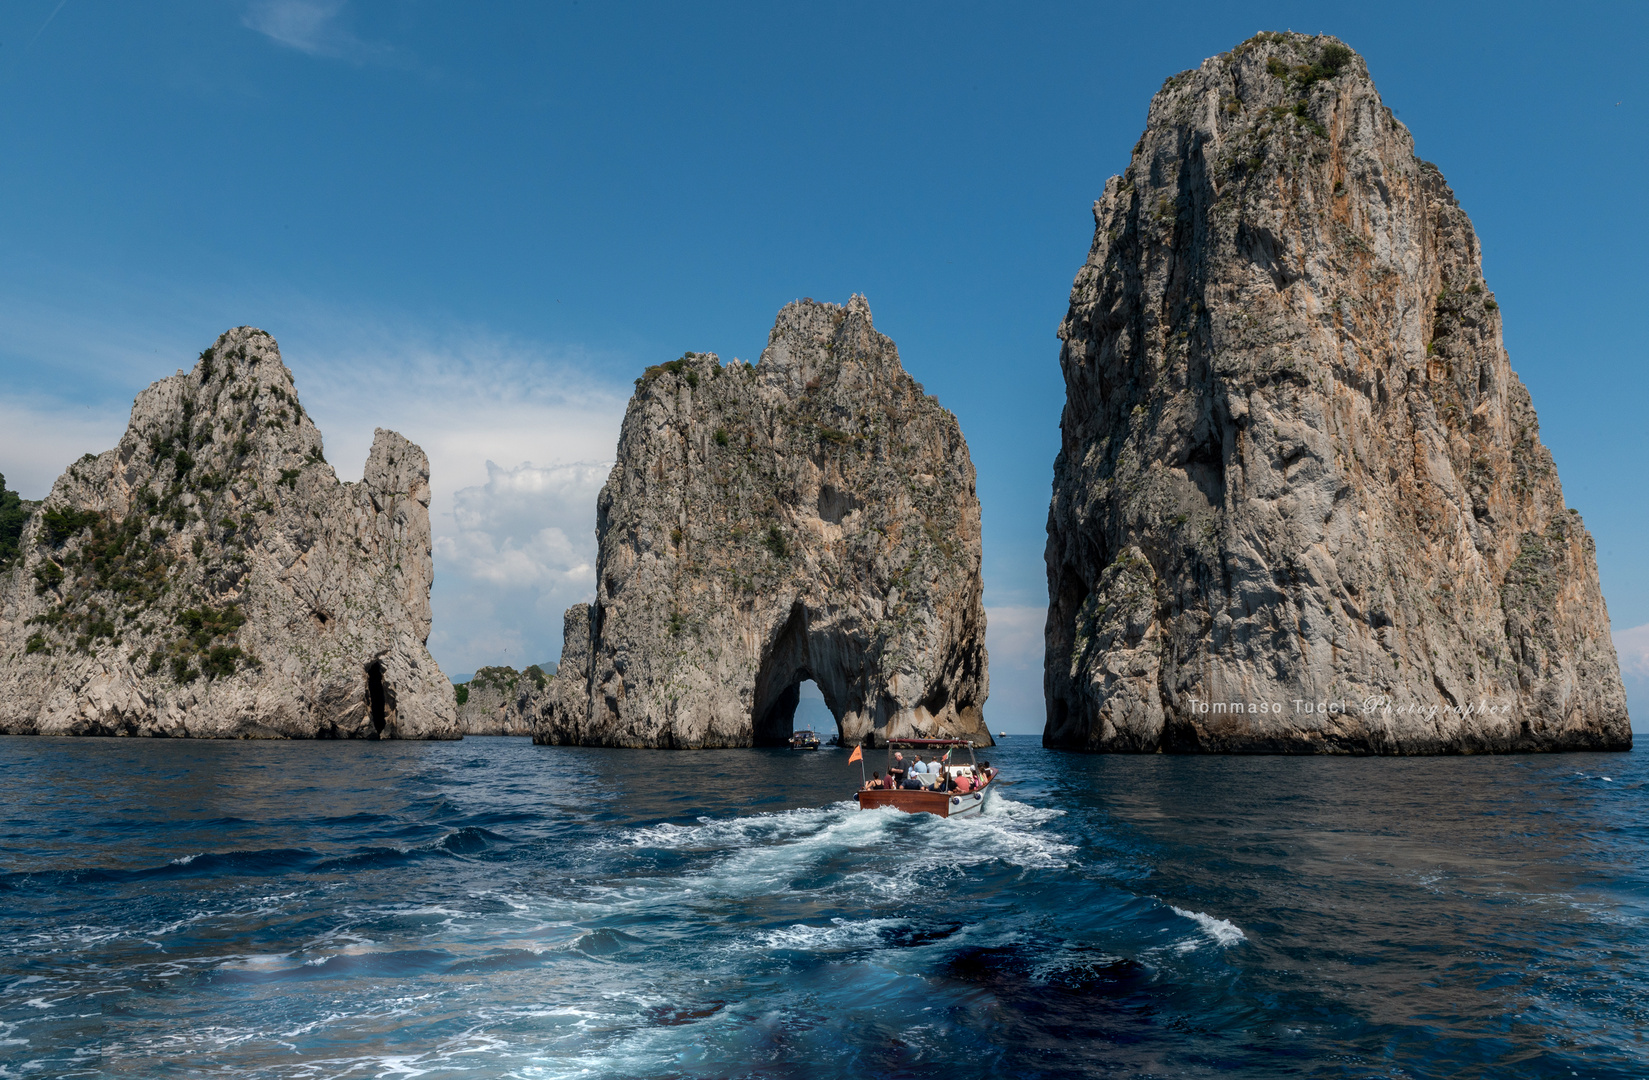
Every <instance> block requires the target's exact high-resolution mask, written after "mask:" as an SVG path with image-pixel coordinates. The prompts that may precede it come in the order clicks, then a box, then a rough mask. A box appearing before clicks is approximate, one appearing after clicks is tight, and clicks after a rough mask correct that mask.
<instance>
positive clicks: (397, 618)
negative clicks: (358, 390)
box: [0, 327, 459, 739]
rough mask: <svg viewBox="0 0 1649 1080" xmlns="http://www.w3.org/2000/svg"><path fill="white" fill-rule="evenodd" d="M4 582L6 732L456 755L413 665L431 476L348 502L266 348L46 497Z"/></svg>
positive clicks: (201, 382)
mask: <svg viewBox="0 0 1649 1080" xmlns="http://www.w3.org/2000/svg"><path fill="white" fill-rule="evenodd" d="M21 541H22V542H21V549H22V550H21V558H20V560H19V562H18V563H17V564H16V565H15V566H14V567H13V568H12V569H11V570H10V571H9V572H8V573H6V574H5V575H3V576H0V730H3V731H5V732H8V733H13V734H41V735H167V736H180V737H193V738H412V739H428V738H457V737H458V735H459V729H458V717H457V712H456V706H455V704H454V699H453V691H452V686H451V684H449V683H448V682H447V680H446V678H445V677H444V676H443V675H442V674H441V669H440V668H439V667H438V666H437V665H436V663H435V660H434V659H433V658H432V657H431V656H430V654H429V650H428V649H427V648H425V642H426V640H427V639H428V637H429V630H430V607H429V590H430V582H431V579H432V575H433V564H432V562H431V558H430V531H429V461H428V459H426V458H425V456H424V452H423V451H422V450H420V449H419V448H418V447H416V446H414V445H413V444H412V443H410V442H408V441H407V440H406V439H403V438H402V437H401V436H399V435H397V434H395V433H394V432H392V431H383V430H379V431H378V432H377V435H376V437H375V438H374V440H373V444H372V451H371V454H370V455H369V456H368V458H367V463H366V468H365V472H364V475H363V477H362V479H361V480H360V482H358V483H352V484H345V483H340V482H339V481H338V478H337V477H336V476H335V475H334V474H333V471H332V468H331V466H330V465H328V464H327V463H326V460H325V458H324V456H323V454H322V451H321V436H320V432H318V431H317V430H316V429H315V426H314V424H312V423H311V422H310V419H309V416H308V415H307V414H306V413H305V412H304V409H303V406H302V405H300V404H299V402H298V397H297V394H296V392H295V390H294V388H293V384H292V373H291V372H290V371H289V370H287V368H286V366H285V365H284V364H282V363H281V358H280V351H279V349H278V348H277V347H276V345H275V341H274V339H273V338H271V337H270V336H269V335H268V334H265V333H264V332H263V331H261V330H255V329H252V328H251V327H240V328H238V329H235V330H231V331H229V332H228V333H226V334H224V335H223V336H222V337H220V338H218V340H217V341H216V342H215V343H214V344H213V346H212V347H211V348H210V349H208V350H206V352H205V353H203V354H202V356H201V359H200V362H199V363H197V364H196V365H195V367H194V370H193V371H191V372H190V373H189V374H187V375H186V374H184V373H182V372H179V373H178V374H177V375H175V376H173V377H171V378H168V379H162V380H161V381H159V382H157V383H155V384H153V385H152V386H150V387H149V388H148V389H147V390H144V391H143V392H142V393H141V394H139V395H138V397H137V401H136V402H135V404H134V405H133V407H132V418H131V425H130V426H129V427H128V428H127V431H126V434H125V436H124V437H122V438H121V440H120V443H119V445H117V446H116V447H115V448H114V449H112V450H109V451H106V452H104V453H103V454H101V455H96V456H94V455H91V454H88V455H86V456H85V457H84V458H82V459H81V460H80V461H79V462H78V463H76V464H75V465H73V466H71V467H70V468H69V470H68V471H67V472H66V473H64V474H63V475H62V476H61V477H59V478H58V480H57V483H56V484H55V485H53V487H52V491H51V494H50V495H49V496H48V497H47V498H46V499H45V501H44V503H43V504H42V506H41V507H40V509H39V510H38V511H36V512H35V513H34V514H33V516H32V517H31V518H30V519H29V522H28V524H27V525H26V526H25V528H24V530H23V535H22V538H21Z"/></svg>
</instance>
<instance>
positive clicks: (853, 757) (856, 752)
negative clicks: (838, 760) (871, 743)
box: [847, 746, 865, 765]
mask: <svg viewBox="0 0 1649 1080" xmlns="http://www.w3.org/2000/svg"><path fill="white" fill-rule="evenodd" d="M864 757H865V748H864V747H862V746H855V747H854V748H853V753H851V754H849V755H848V758H847V763H848V764H849V765H851V764H853V763H854V762H855V761H863V760H864Z"/></svg>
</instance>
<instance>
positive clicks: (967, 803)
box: [853, 784, 996, 817]
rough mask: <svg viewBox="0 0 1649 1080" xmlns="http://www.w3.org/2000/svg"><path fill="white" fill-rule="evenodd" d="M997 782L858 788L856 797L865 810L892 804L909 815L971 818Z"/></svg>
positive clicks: (987, 799)
mask: <svg viewBox="0 0 1649 1080" xmlns="http://www.w3.org/2000/svg"><path fill="white" fill-rule="evenodd" d="M995 786H996V785H995V784H986V785H985V786H984V787H983V788H982V789H981V790H979V791H970V792H962V791H952V792H948V793H947V792H943V791H906V790H905V789H903V788H894V789H893V790H892V791H886V790H883V789H881V788H872V789H871V790H869V791H856V792H854V793H853V797H854V798H855V799H857V800H858V802H859V809H861V810H876V809H880V808H881V807H884V806H891V807H893V808H894V809H895V810H902V811H904V812H905V813H907V814H936V815H938V816H939V817H969V816H972V815H974V814H980V813H983V812H984V810H985V804H986V803H987V802H989V801H990V797H991V791H992V789H993V788H994V787H995Z"/></svg>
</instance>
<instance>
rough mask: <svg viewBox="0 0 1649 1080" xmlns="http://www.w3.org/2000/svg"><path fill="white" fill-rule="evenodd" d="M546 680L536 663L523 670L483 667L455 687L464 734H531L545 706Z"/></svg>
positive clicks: (547, 680)
mask: <svg viewBox="0 0 1649 1080" xmlns="http://www.w3.org/2000/svg"><path fill="white" fill-rule="evenodd" d="M549 683H550V677H549V676H547V675H545V674H544V669H543V668H542V667H540V666H539V665H537V664H532V665H530V666H529V667H528V668H527V669H526V670H525V671H516V670H515V669H514V668H512V667H484V668H482V669H481V670H480V671H477V672H476V673H475V677H474V678H472V679H470V681H469V682H467V683H465V684H463V685H462V686H461V687H458V724H459V726H460V727H461V728H463V731H464V734H465V735H531V734H532V733H533V729H534V727H535V726H536V724H537V721H538V717H539V716H540V715H541V714H542V713H543V711H544V708H545V707H546V706H547V705H548V702H549Z"/></svg>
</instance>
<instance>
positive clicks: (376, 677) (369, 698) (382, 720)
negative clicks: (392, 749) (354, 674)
mask: <svg viewBox="0 0 1649 1080" xmlns="http://www.w3.org/2000/svg"><path fill="white" fill-rule="evenodd" d="M366 705H367V711H368V714H369V715H370V716H371V717H372V730H373V733H374V734H377V735H382V734H383V733H384V728H386V727H388V726H389V693H388V691H387V690H386V689H385V688H384V662H383V661H382V660H374V661H372V662H371V663H370V664H368V665H367V666H366Z"/></svg>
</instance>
